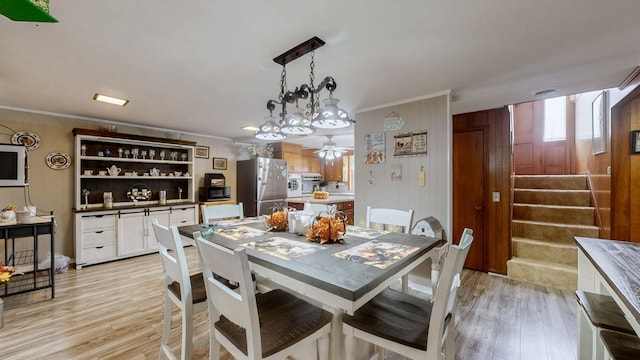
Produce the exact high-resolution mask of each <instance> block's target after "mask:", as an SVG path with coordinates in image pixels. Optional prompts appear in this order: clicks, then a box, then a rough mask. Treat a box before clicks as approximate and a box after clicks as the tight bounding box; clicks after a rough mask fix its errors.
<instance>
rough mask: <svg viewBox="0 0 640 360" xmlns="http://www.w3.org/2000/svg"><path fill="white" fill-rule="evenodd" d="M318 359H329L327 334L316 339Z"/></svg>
mask: <svg viewBox="0 0 640 360" xmlns="http://www.w3.org/2000/svg"><path fill="white" fill-rule="evenodd" d="M316 343H317V344H316V346H317V347H318V360H329V344H330V342H329V335H324V336H322V337H321V338H320V339H318V340H317V341H316Z"/></svg>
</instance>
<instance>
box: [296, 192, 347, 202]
mask: <svg viewBox="0 0 640 360" xmlns="http://www.w3.org/2000/svg"><path fill="white" fill-rule="evenodd" d="M353 198H354V196H353V194H350V195H344V194H329V197H327V198H326V199H314V198H313V195H304V196H298V197H290V198H287V202H296V203H305V202H307V201H309V202H311V203H312V204H331V203H335V202H342V201H353Z"/></svg>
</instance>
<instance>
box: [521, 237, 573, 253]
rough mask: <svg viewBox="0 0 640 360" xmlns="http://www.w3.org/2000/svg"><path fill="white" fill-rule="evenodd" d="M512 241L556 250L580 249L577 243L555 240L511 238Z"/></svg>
mask: <svg viewBox="0 0 640 360" xmlns="http://www.w3.org/2000/svg"><path fill="white" fill-rule="evenodd" d="M511 240H512V241H520V242H527V243H531V244H536V245H545V246H551V247H555V248H566V249H576V250H577V249H578V246H577V245H576V244H575V243H573V244H571V243H564V242H557V241H554V240H542V239H529V238H524V237H518V236H513V237H511Z"/></svg>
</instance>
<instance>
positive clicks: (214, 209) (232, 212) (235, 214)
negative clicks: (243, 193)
mask: <svg viewBox="0 0 640 360" xmlns="http://www.w3.org/2000/svg"><path fill="white" fill-rule="evenodd" d="M200 211H201V213H202V222H203V223H205V224H209V223H212V222H214V221H219V220H225V219H230V218H234V219H243V218H244V207H243V205H242V203H241V202H240V203H237V204H224V205H212V206H207V205H200Z"/></svg>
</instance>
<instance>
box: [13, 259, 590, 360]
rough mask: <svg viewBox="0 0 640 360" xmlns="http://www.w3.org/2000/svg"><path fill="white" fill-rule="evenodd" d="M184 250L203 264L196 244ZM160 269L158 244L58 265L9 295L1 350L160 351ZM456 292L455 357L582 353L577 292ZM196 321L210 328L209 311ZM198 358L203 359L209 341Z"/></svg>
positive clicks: (79, 355)
mask: <svg viewBox="0 0 640 360" xmlns="http://www.w3.org/2000/svg"><path fill="white" fill-rule="evenodd" d="M185 250H186V252H187V254H188V256H189V257H190V259H191V263H192V264H197V263H198V258H197V252H196V249H195V247H188V248H186V249H185ZM191 270H192V271H193V272H195V271H199V269H198V268H195V267H194V268H192V269H191ZM161 272H162V269H161V265H160V259H159V258H158V255H157V254H152V255H147V256H142V257H137V258H132V259H127V260H122V261H117V262H112V263H107V264H101V265H96V266H89V267H85V268H83V269H81V270H78V271H76V270H74V269H70V270H69V271H68V272H66V273H63V274H59V275H57V276H56V297H55V299H53V300H51V299H50V291H48V290H42V291H38V292H34V293H29V294H24V295H17V296H10V297H5V298H4V309H5V315H4V327H3V328H1V329H0V359H5V360H9V359H11V360H13V359H65V360H67V359H157V357H158V344H159V341H160V334H161V321H162V287H161ZM458 296H459V298H458V300H459V303H458V306H459V307H458V310H459V311H458V317H457V329H458V336H457V339H456V348H457V353H456V359H459V360H485V359H486V360H489V359H496V360H501V359H509V360H514V359H522V360H526V359H536V360H541V359H542V360H544V359H549V360H556V359H558V360H560V359H562V360H566V359H576V346H577V345H576V343H577V342H576V330H577V325H576V301H575V296H574V294H573V293H572V292H567V291H559V290H554V289H548V288H544V287H540V286H536V285H531V284H525V283H519V282H515V281H512V280H509V279H506V278H503V277H501V276H495V275H488V274H485V273H481V272H476V271H469V270H465V271H464V274H463V282H462V287H461V289H460V291H459V292H458ZM175 314H177V311H176V312H175ZM195 324H196V325H195V326H196V329H195V331H194V333H195V334H206V331H207V316H206V314H202V315H200V316H199V317H198V318H196V320H195ZM179 330H180V329H179V325H177V326H176V327H175V328H174V329H173V331H174V332H175V334H174V335H173V336H172V338H173V341H174V342H175V346H178V344H179V335H178V334H179ZM193 358H194V359H207V358H208V349H207V347H206V346H205V347H203V348H201V349H197V350H196V352H195V353H194V356H193ZM387 358H388V359H393V360H399V359H403V358H402V357H399V356H397V355H395V354H389V355H388V356H387ZM222 359H224V360H228V359H231V357H230V356H229V355H228V354H226V352H225V353H223V356H222Z"/></svg>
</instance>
